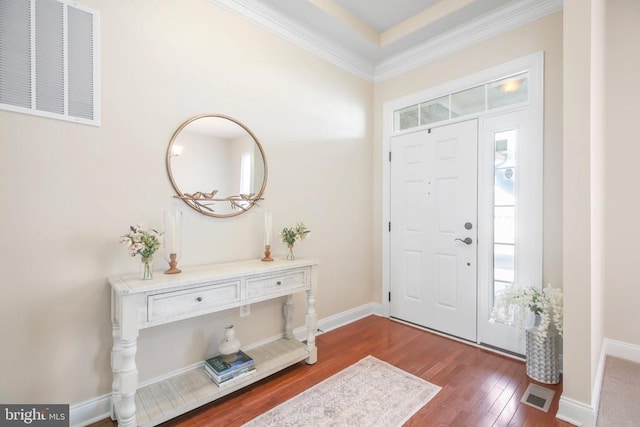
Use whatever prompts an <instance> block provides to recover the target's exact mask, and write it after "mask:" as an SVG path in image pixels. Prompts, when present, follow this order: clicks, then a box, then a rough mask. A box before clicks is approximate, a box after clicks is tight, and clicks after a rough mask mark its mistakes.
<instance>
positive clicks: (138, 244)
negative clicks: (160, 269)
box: [120, 225, 162, 259]
mask: <svg viewBox="0 0 640 427" xmlns="http://www.w3.org/2000/svg"><path fill="white" fill-rule="evenodd" d="M129 229H130V231H129V233H127V234H125V235H124V236H122V237H121V238H120V243H123V244H125V245H127V248H129V253H130V254H131V256H136V255H140V256H142V258H146V259H148V258H151V257H152V256H153V254H154V253H156V251H157V250H159V249H160V247H161V246H162V245H161V243H160V236H161V234H162V233H159V232H158V231H156V230H154V229H150V230H144V229H143V228H142V227H141V226H139V225H132V226H130V227H129Z"/></svg>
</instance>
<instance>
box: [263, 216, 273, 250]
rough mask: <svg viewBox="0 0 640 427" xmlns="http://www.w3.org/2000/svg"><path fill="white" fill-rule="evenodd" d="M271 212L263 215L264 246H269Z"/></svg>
mask: <svg viewBox="0 0 640 427" xmlns="http://www.w3.org/2000/svg"><path fill="white" fill-rule="evenodd" d="M271 218H272V214H271V212H265V213H264V244H265V245H270V244H271Z"/></svg>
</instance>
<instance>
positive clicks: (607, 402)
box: [597, 356, 640, 427]
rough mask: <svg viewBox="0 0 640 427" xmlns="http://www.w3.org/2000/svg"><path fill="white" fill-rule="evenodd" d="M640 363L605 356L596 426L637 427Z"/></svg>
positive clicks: (639, 403) (639, 408)
mask: <svg viewBox="0 0 640 427" xmlns="http://www.w3.org/2000/svg"><path fill="white" fill-rule="evenodd" d="M638 396H640V364H638V363H634V362H630V361H628V360H624V359H619V358H617V357H612V356H607V359H606V361H605V367H604V379H603V381H602V390H601V391H600V405H599V409H598V422H597V426H598V427H637V426H639V425H640V399H638Z"/></svg>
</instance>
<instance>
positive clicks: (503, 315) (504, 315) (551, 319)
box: [490, 283, 563, 341]
mask: <svg viewBox="0 0 640 427" xmlns="http://www.w3.org/2000/svg"><path fill="white" fill-rule="evenodd" d="M529 313H533V314H535V315H536V316H539V317H540V324H539V325H537V328H538V334H537V335H536V336H537V339H538V340H540V341H542V340H544V339H545V338H546V337H547V334H548V332H549V329H550V328H551V327H555V328H556V330H557V331H558V334H559V335H562V329H563V325H562V290H560V289H558V288H554V287H552V286H551V285H547V286H546V287H545V288H543V289H538V288H535V287H533V286H529V287H520V286H518V285H516V284H514V283H512V284H509V285H507V286H506V288H505V289H504V290H503V291H502V292H501V293H500V295H499V296H498V297H497V300H496V303H495V305H494V307H493V310H492V312H491V318H490V321H491V322H495V321H496V320H500V321H502V322H504V323H506V324H507V325H513V324H514V319H515V324H516V325H517V327H518V329H519V330H520V334H521V336H522V334H523V333H524V327H525V324H524V323H525V320H526V319H527V318H528V316H529Z"/></svg>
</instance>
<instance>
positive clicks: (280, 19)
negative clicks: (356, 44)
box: [209, 0, 375, 82]
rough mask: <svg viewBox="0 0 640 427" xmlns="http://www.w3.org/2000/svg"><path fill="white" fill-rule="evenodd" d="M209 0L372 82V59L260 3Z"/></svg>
mask: <svg viewBox="0 0 640 427" xmlns="http://www.w3.org/2000/svg"><path fill="white" fill-rule="evenodd" d="M209 1H210V2H211V3H213V4H215V5H217V6H220V7H221V8H223V9H225V10H227V11H229V12H231V13H233V14H235V15H237V16H239V17H241V18H244V19H246V20H247V21H249V22H251V23H252V24H255V25H257V26H258V27H260V28H262V29H264V30H267V31H269V32H271V33H273V34H275V35H276V36H278V37H280V38H282V39H284V40H286V41H288V42H290V43H293V44H294V45H296V46H298V47H300V48H302V49H304V50H306V51H308V52H310V53H312V54H314V55H316V56H318V57H320V58H322V59H324V60H326V61H329V62H330V63H332V64H334V65H337V66H338V67H340V68H342V69H343V70H346V71H349V72H350V73H353V74H355V75H356V76H358V77H360V78H362V79H364V80H367V81H371V82H372V81H373V79H374V75H373V72H374V70H375V64H374V63H373V62H372V61H367V60H365V59H363V58H360V57H358V56H357V55H355V54H353V53H352V52H348V51H347V50H345V49H344V48H343V47H341V46H339V45H337V44H335V43H332V42H331V41H329V40H327V39H324V38H322V37H320V36H319V35H317V34H313V33H311V32H310V31H307V30H305V29H304V28H302V27H301V26H300V25H298V24H296V23H294V22H292V21H291V20H289V19H287V18H285V17H284V16H283V15H282V14H280V13H278V12H276V11H274V10H272V9H269V8H267V7H261V6H260V5H258V4H256V3H255V2H252V1H250V0H209Z"/></svg>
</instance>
